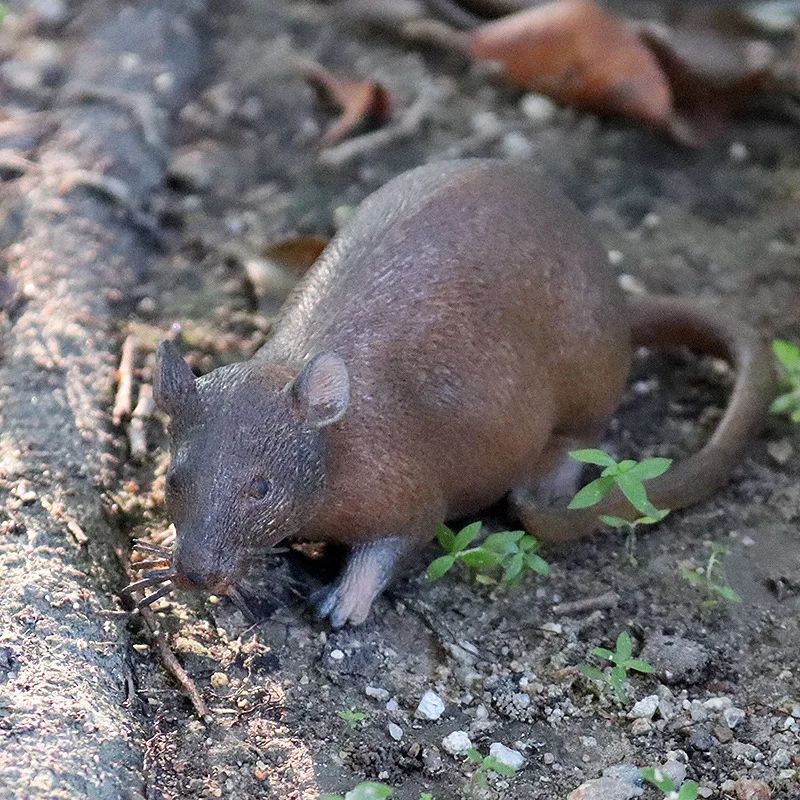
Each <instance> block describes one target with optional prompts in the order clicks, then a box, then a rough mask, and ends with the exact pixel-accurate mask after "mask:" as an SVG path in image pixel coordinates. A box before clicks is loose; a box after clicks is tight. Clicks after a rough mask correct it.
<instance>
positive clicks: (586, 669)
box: [578, 664, 607, 683]
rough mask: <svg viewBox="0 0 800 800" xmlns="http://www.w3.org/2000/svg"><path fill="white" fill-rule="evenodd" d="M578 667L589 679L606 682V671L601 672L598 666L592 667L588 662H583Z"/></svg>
mask: <svg viewBox="0 0 800 800" xmlns="http://www.w3.org/2000/svg"><path fill="white" fill-rule="evenodd" d="M578 669H579V670H580V673H581V674H582V675H585V676H586V677H587V678H589V680H593V681H600V682H601V683H606V682H607V678H606V675H605V673H604V672H601V671H600V670H599V669H597V667H590V666H589V665H588V664H581V665H580V666H579V667H578Z"/></svg>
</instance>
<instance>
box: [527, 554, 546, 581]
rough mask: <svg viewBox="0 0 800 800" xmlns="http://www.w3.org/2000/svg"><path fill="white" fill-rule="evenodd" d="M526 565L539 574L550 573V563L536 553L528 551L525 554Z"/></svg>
mask: <svg viewBox="0 0 800 800" xmlns="http://www.w3.org/2000/svg"><path fill="white" fill-rule="evenodd" d="M525 566H526V567H527V568H528V569H530V570H533V572H536V573H538V574H539V575H544V576H548V575H549V574H550V565H549V564H548V563H547V562H546V561H545V560H544V559H543V558H541V556H537V555H536V554H532V553H528V554H527V555H526V556H525Z"/></svg>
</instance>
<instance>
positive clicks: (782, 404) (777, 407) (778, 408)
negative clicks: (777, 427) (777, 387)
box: [769, 391, 800, 414]
mask: <svg viewBox="0 0 800 800" xmlns="http://www.w3.org/2000/svg"><path fill="white" fill-rule="evenodd" d="M798 406H800V392H798V391H793V392H786V393H785V394H779V395H778V396H777V397H776V398H775V399H774V400H773V401H772V405H770V407H769V410H770V412H771V413H772V414H789V413H790V412H792V411H794V410H795V408H797V407H798Z"/></svg>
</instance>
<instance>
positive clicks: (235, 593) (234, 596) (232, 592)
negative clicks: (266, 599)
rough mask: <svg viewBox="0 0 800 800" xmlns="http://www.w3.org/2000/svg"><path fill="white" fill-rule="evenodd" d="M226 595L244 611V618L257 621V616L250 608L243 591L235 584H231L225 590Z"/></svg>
mask: <svg viewBox="0 0 800 800" xmlns="http://www.w3.org/2000/svg"><path fill="white" fill-rule="evenodd" d="M225 596H226V597H228V598H229V599H230V600H231V602H232V603H233V604H234V605H235V606H236V608H238V609H239V611H241V612H242V614H243V615H244V618H245V619H246V620H247V621H248V622H255V621H256V616H255V614H253V612H252V611H251V610H250V606H248V605H247V601H246V600H245V599H244V597H242V594H241V592H240V591H239V590H238V589H237V588H236V587H235V586H229V587H228V590H227V591H226V592H225Z"/></svg>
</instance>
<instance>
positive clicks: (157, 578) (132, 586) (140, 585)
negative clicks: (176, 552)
mask: <svg viewBox="0 0 800 800" xmlns="http://www.w3.org/2000/svg"><path fill="white" fill-rule="evenodd" d="M174 574H175V573H174V572H172V570H170V569H159V570H154V571H153V572H152V573H151V574H150V575H145V576H144V577H143V578H142V579H141V580H138V581H134V582H133V583H129V584H128V585H127V586H126V587H125V588H124V589H123V590H122V591H123V592H128V593H130V592H135V591H136V590H137V589H146V588H147V587H148V586H156V585H158V584H159V583H164V581H167V580H169V579H170V578H172V577H173V575H174Z"/></svg>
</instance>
